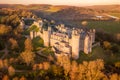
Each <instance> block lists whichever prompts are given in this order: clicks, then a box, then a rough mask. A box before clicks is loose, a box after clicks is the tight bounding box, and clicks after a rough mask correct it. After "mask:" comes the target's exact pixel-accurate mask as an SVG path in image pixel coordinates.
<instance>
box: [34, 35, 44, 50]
mask: <svg viewBox="0 0 120 80" xmlns="http://www.w3.org/2000/svg"><path fill="white" fill-rule="evenodd" d="M32 43H33V47H34V49H36V50H39V48H40V47H44V42H43V39H42V38H40V37H36V38H34V39H33V40H32Z"/></svg>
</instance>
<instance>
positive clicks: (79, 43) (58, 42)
mask: <svg viewBox="0 0 120 80" xmlns="http://www.w3.org/2000/svg"><path fill="white" fill-rule="evenodd" d="M21 25H24V24H23V23H21ZM32 25H36V26H37V27H38V28H39V31H34V30H32V31H30V38H31V39H33V38H35V37H37V36H40V37H41V38H42V39H43V40H44V45H45V46H47V47H48V46H52V49H53V50H54V52H55V55H56V56H59V55H60V54H64V55H68V56H71V57H72V58H74V59H78V58H79V52H80V51H83V52H84V53H86V54H88V53H90V52H91V51H92V44H93V43H94V42H95V29H90V30H87V29H74V28H73V29H71V28H68V27H65V26H64V24H60V25H57V26H55V28H56V31H55V30H54V29H53V27H50V26H48V27H47V29H43V25H44V22H43V20H38V21H34V23H33V24H32Z"/></svg>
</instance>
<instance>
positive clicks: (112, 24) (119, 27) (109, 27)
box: [88, 21, 120, 33]
mask: <svg viewBox="0 0 120 80" xmlns="http://www.w3.org/2000/svg"><path fill="white" fill-rule="evenodd" d="M88 27H89V28H95V29H101V30H103V31H106V32H108V33H120V22H117V21H88Z"/></svg>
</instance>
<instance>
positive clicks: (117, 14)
mask: <svg viewBox="0 0 120 80" xmlns="http://www.w3.org/2000/svg"><path fill="white" fill-rule="evenodd" d="M109 14H110V15H112V16H116V17H119V18H120V13H109Z"/></svg>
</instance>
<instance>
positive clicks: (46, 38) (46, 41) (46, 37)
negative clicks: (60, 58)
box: [43, 27, 51, 47]
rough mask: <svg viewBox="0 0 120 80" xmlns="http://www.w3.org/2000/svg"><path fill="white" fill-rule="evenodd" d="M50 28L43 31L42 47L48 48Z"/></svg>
mask: <svg viewBox="0 0 120 80" xmlns="http://www.w3.org/2000/svg"><path fill="white" fill-rule="evenodd" d="M50 36H51V27H48V30H47V31H46V30H43V39H44V46H47V47H48V46H50Z"/></svg>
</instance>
